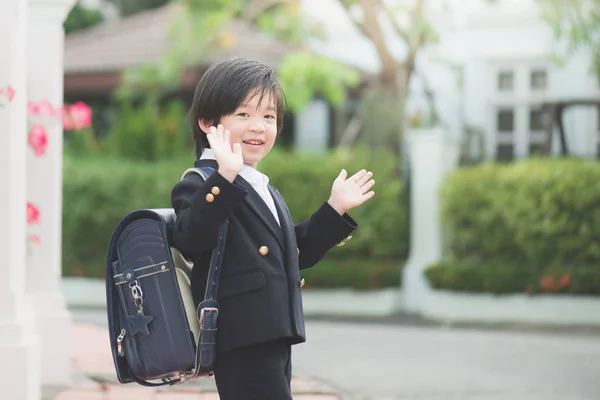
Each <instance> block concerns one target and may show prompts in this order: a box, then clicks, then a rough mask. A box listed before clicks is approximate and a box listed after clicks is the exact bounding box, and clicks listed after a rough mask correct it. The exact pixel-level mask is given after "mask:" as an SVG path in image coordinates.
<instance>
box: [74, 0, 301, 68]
mask: <svg viewBox="0 0 600 400" xmlns="http://www.w3.org/2000/svg"><path fill="white" fill-rule="evenodd" d="M180 10H181V8H180V6H179V5H177V4H167V5H165V6H163V7H160V8H156V9H152V10H147V11H144V12H140V13H138V14H135V15H132V16H130V17H128V18H124V19H121V20H116V21H111V22H107V23H104V24H102V25H98V26H95V27H92V28H90V29H87V30H84V31H78V32H73V33H71V34H69V35H67V36H66V38H65V59H64V70H65V74H77V73H92V72H108V71H120V70H122V69H124V68H126V67H131V66H136V65H143V64H156V63H158V62H159V61H160V60H161V57H162V56H163V55H164V54H166V53H167V51H168V49H169V37H168V33H169V29H170V27H171V23H172V21H173V19H174V18H175V17H176V16H177V15H178V13H179V12H180ZM228 32H229V33H231V35H232V38H233V40H232V41H231V46H229V47H228V49H221V50H220V51H218V52H215V53H214V54H211V55H209V56H208V57H207V58H206V59H204V60H203V61H204V62H206V63H207V64H209V63H212V62H214V61H218V60H220V59H225V58H229V57H232V56H239V57H247V58H252V59H255V60H257V61H259V62H262V63H264V64H266V65H269V66H271V67H275V66H276V65H277V64H278V63H279V61H280V60H281V59H282V58H283V56H284V55H285V54H286V53H288V52H290V51H293V50H294V48H293V47H292V46H291V45H288V44H286V43H283V42H280V41H275V40H274V39H272V38H268V37H267V36H266V35H264V34H261V33H260V32H258V31H257V30H256V29H253V28H252V27H251V26H250V25H249V24H247V23H244V22H243V21H239V20H238V21H234V22H232V23H231V25H230V26H229V27H228ZM192 50H193V49H192Z"/></svg>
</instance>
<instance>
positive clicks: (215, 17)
mask: <svg viewBox="0 0 600 400" xmlns="http://www.w3.org/2000/svg"><path fill="white" fill-rule="evenodd" d="M259 3H260V2H248V1H246V0H231V1H223V0H220V1H211V2H207V1H201V0H180V1H179V2H178V6H179V7H180V11H181V12H179V13H178V14H177V16H176V18H175V19H174V21H173V24H172V26H171V29H170V34H169V39H170V49H169V51H168V52H167V53H166V54H165V55H164V57H163V58H162V59H161V61H160V62H159V64H158V65H142V66H137V67H132V68H128V69H126V70H125V72H124V74H123V84H122V86H121V87H120V88H119V90H118V92H117V95H118V96H119V98H121V99H127V98H135V97H137V96H139V95H141V94H143V96H144V97H145V96H146V95H147V93H148V92H153V93H155V94H156V95H158V96H159V97H160V96H161V95H164V94H166V93H169V92H170V91H173V90H174V89H175V87H176V85H177V84H178V83H179V77H180V76H181V73H182V71H183V69H184V67H186V66H187V65H197V64H200V63H202V62H204V61H205V60H207V59H208V58H209V57H210V56H211V55H213V54H215V53H216V52H217V51H220V50H223V49H225V50H229V49H230V48H231V47H234V46H235V41H236V38H235V36H234V34H233V33H232V32H231V23H232V22H233V21H234V20H238V21H245V22H249V23H251V24H253V25H254V26H255V27H256V29H258V30H260V31H262V32H264V33H266V34H267V35H268V36H269V38H268V39H266V40H270V41H275V40H279V41H283V42H286V43H289V44H291V45H292V46H293V47H294V48H301V47H302V44H303V43H304V41H305V40H306V39H307V38H309V37H312V36H313V35H318V33H319V31H318V29H317V28H316V27H315V26H314V25H313V24H311V22H310V21H307V20H306V19H305V18H304V17H303V15H302V13H301V11H300V8H299V6H298V5H297V4H296V2H294V1H292V2H277V1H276V2H273V3H274V5H273V6H271V7H267V8H261V7H260V6H257V5H256V4H259ZM277 69H278V70H279V72H280V73H281V74H282V80H283V81H284V84H285V86H286V87H287V88H288V90H287V91H286V97H287V98H288V102H289V104H290V106H291V107H292V109H293V110H294V111H300V110H301V109H302V108H304V107H305V106H306V105H307V104H308V102H309V101H310V100H311V99H312V97H314V96H315V95H316V94H320V95H322V96H323V97H324V98H325V99H326V100H327V101H329V102H330V103H331V104H332V105H334V106H338V105H340V104H341V103H342V102H343V100H344V98H345V91H346V87H345V85H348V86H354V85H356V84H357V83H358V74H357V73H356V72H355V71H354V70H352V69H351V68H349V67H344V66H343V65H341V64H340V63H338V62H335V61H333V60H331V59H328V58H325V57H318V56H316V55H312V54H309V53H306V52H299V53H292V54H290V55H289V58H288V57H284V59H283V61H282V62H281V65H279V66H278V67H277ZM294 74H295V75H297V77H298V78H302V79H301V80H299V81H295V80H293V79H292V78H291V77H292V76H293V75H294ZM313 79H315V80H313ZM300 83H302V84H303V85H302V86H300Z"/></svg>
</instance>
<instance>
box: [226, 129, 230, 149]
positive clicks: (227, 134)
mask: <svg viewBox="0 0 600 400" xmlns="http://www.w3.org/2000/svg"><path fill="white" fill-rule="evenodd" d="M229 137H230V133H229V131H225V143H227V148H228V149H231V142H230V139H229Z"/></svg>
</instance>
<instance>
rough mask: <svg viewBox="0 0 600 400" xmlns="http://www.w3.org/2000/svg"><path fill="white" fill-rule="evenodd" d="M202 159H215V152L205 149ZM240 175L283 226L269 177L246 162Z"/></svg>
mask: <svg viewBox="0 0 600 400" xmlns="http://www.w3.org/2000/svg"><path fill="white" fill-rule="evenodd" d="M200 159H201V160H215V155H214V154H213V152H212V150H211V149H208V148H206V149H204V151H203V152H202V156H200ZM239 175H240V176H241V177H242V178H244V179H245V180H246V181H248V183H249V184H250V185H252V187H253V188H254V190H256V192H257V193H258V194H259V195H260V197H261V198H262V199H263V201H264V202H265V204H266V205H267V207H269V210H271V212H272V213H273V216H274V217H275V220H276V221H277V223H278V224H279V225H280V226H281V223H280V222H279V216H278V215H277V208H275V202H274V201H273V196H271V192H269V188H268V187H267V185H268V184H269V177H268V176H266V175H265V174H263V173H262V172H260V171H258V170H257V169H255V168H252V167H251V166H249V165H246V164H244V166H243V167H242V169H241V171H240V173H239Z"/></svg>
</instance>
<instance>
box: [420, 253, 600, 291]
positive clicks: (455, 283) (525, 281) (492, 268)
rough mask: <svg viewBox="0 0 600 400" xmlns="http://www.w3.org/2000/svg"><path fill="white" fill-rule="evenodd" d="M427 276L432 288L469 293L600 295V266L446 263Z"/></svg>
mask: <svg viewBox="0 0 600 400" xmlns="http://www.w3.org/2000/svg"><path fill="white" fill-rule="evenodd" d="M425 275H426V277H427V279H428V281H429V283H430V284H431V286H432V287H434V288H436V289H442V290H444V289H445V290H452V291H457V292H469V293H493V294H518V293H521V294H522V293H528V294H534V293H546V294H557V293H563V294H577V295H594V296H598V295H600V265H598V264H596V265H571V266H569V267H563V268H555V267H554V268H545V269H543V270H542V271H540V272H539V273H536V274H532V269H531V268H529V267H528V266H527V265H525V264H518V263H510V262H509V263H500V262H484V263H468V262H458V261H444V262H441V263H438V264H435V265H432V266H430V267H429V268H427V269H426V270H425Z"/></svg>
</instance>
